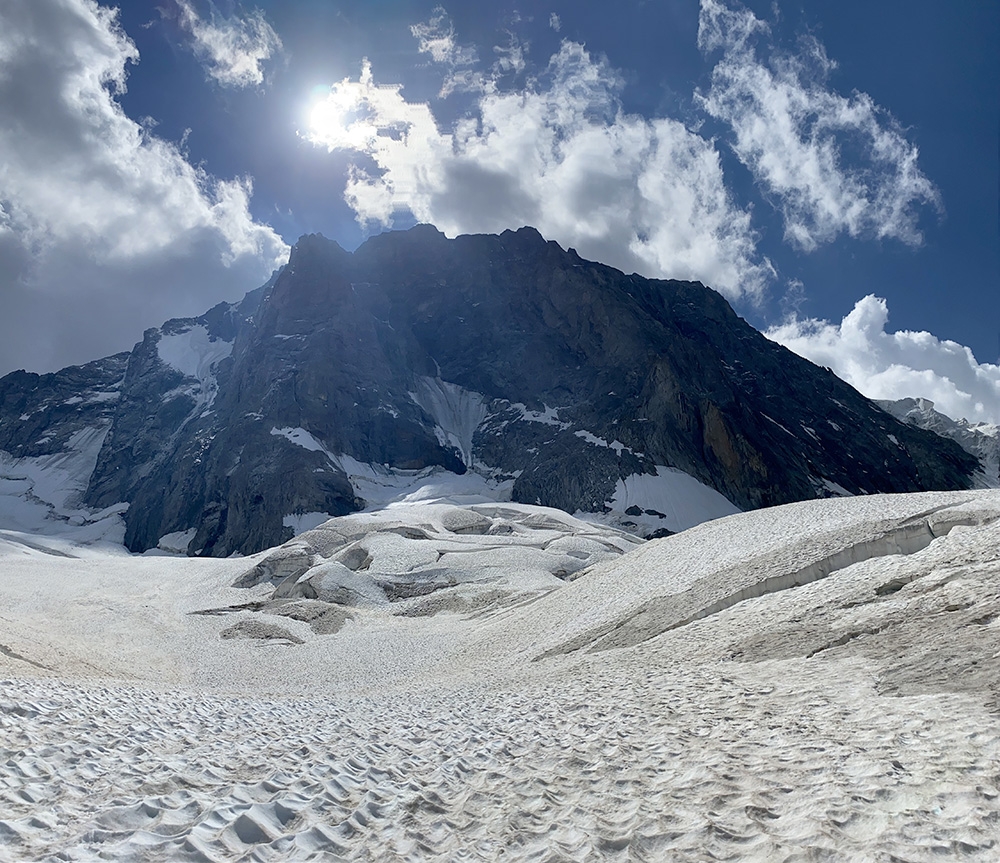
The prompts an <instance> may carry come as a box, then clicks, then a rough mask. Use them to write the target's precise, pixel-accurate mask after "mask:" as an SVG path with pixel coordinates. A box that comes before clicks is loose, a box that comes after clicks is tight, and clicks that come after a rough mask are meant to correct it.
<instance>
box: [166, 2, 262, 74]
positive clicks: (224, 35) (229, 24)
mask: <svg viewBox="0 0 1000 863" xmlns="http://www.w3.org/2000/svg"><path fill="white" fill-rule="evenodd" d="M176 2H177V6H178V9H179V12H180V22H181V25H182V26H183V27H184V28H185V29H186V30H187V31H188V32H189V33H190V34H191V39H192V44H193V47H194V51H195V54H196V55H197V56H198V58H199V59H200V60H201V62H202V63H204V65H205V69H206V71H207V72H208V74H209V75H210V76H211V77H212V78H214V79H215V80H216V81H217V82H218V83H219V84H222V85H223V86H224V87H252V86H258V85H260V84H262V83H263V82H264V72H263V69H262V68H261V65H262V64H263V62H264V61H265V60H269V59H271V57H272V56H274V55H275V54H277V53H278V52H279V51H281V39H280V38H279V37H278V34H277V33H275V32H274V28H273V27H271V25H270V24H268V23H267V21H266V20H265V19H264V13H263V12H261V11H260V10H259V9H255V10H254V11H253V12H251V13H250V14H249V15H247V16H246V17H244V18H241V17H239V16H236V15H234V16H232V17H230V18H225V17H222V16H220V15H218V14H217V13H216V11H215V8H214V6H213V7H212V20H211V21H205V20H204V19H203V18H202V17H201V16H200V15H199V14H198V12H197V11H196V10H195V8H194V6H193V4H192V3H191V0H176Z"/></svg>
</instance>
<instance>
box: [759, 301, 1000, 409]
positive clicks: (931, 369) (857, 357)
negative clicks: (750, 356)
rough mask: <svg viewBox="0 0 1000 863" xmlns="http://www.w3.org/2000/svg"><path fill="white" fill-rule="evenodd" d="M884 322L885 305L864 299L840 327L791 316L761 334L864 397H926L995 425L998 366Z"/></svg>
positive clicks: (886, 316) (956, 346)
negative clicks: (892, 329)
mask: <svg viewBox="0 0 1000 863" xmlns="http://www.w3.org/2000/svg"><path fill="white" fill-rule="evenodd" d="M888 320H889V309H888V306H887V305H886V302H885V300H883V299H879V298H878V297H875V296H871V295H869V296H867V297H865V298H864V299H862V300H859V301H858V303H857V304H856V305H855V306H854V309H853V310H852V311H851V313H850V314H849V315H847V316H846V317H845V318H844V319H843V320H842V321H841V322H840V324H834V323H830V322H829V321H820V320H816V319H814V318H807V319H805V320H798V319H797V318H792V319H791V320H790V321H788V322H786V323H784V324H782V325H781V326H777V327H773V328H771V329H770V330H768V331H767V333H766V335H767V336H768V338H770V339H773V340H774V341H776V342H778V343H780V344H782V345H784V346H785V347H787V348H788V349H789V350H792V351H794V352H795V353H797V354H799V355H801V356H803V357H806V359H809V360H812V361H813V362H814V363H816V364H817V365H821V366H827V367H829V368H830V369H832V370H833V372H834V373H835V374H836V375H837V376H838V377H840V378H843V379H844V380H845V381H847V382H848V383H849V384H851V386H853V387H855V388H856V389H857V390H859V391H860V392H862V393H864V394H865V395H866V396H868V397H869V398H875V399H901V398H917V397H919V398H927V399H931V400H932V401H933V402H934V405H935V407H936V408H937V409H938V410H939V411H941V412H942V413H945V414H947V415H948V416H950V417H952V418H953V419H963V418H964V419H967V420H969V422H980V421H983V422H993V423H1000V365H993V364H991V363H979V362H978V361H977V360H976V358H975V356H974V355H973V353H972V351H970V350H969V349H968V348H967V347H964V346H963V345H960V344H958V343H957V342H952V341H946V340H942V339H938V338H937V337H935V336H933V335H931V334H930V333H927V332H908V331H905V330H903V331H900V332H895V333H889V332H886V324H887V323H888Z"/></svg>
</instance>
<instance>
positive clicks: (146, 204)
mask: <svg viewBox="0 0 1000 863" xmlns="http://www.w3.org/2000/svg"><path fill="white" fill-rule="evenodd" d="M137 59H138V52H137V51H136V48H135V46H134V44H133V43H132V42H131V41H130V40H129V39H128V37H127V36H126V35H125V34H124V33H123V32H122V31H121V29H120V27H119V25H118V23H117V20H116V12H115V11H114V10H112V9H109V8H107V7H104V6H99V5H98V4H97V3H96V2H93V0H9V2H7V3H5V4H4V5H3V6H2V7H0V104H3V105H4V110H3V111H0V152H2V153H3V158H2V159H0V292H2V295H3V297H4V314H3V315H0V373H2V372H4V371H6V370H8V369H9V368H10V367H11V366H12V364H13V363H15V362H16V363H18V364H25V363H26V364H28V366H29V367H33V368H36V369H50V368H54V367H57V366H59V365H63V364H66V363H68V362H79V361H84V360H89V359H93V358H94V357H95V356H99V355H101V354H102V353H108V352H109V350H118V349H121V348H123V347H127V346H129V345H130V344H131V341H132V340H133V339H134V338H135V337H136V336H137V334H139V333H141V331H142V329H143V328H144V327H147V326H152V325H155V324H158V323H161V322H162V321H163V320H164V319H165V318H166V317H169V316H171V315H172V314H177V313H181V314H192V313H200V312H202V311H204V309H205V308H207V307H208V306H209V305H211V304H212V303H214V302H218V301H219V300H221V299H234V298H236V297H238V296H240V294H241V293H242V292H244V291H246V290H247V288H248V286H249V285H253V284H259V283H260V282H261V281H262V280H263V279H264V278H266V276H267V274H268V273H270V271H271V269H272V268H273V267H274V266H276V265H277V264H278V263H279V262H281V261H282V259H283V258H284V256H285V255H286V254H287V247H286V246H285V244H284V242H283V241H282V240H281V238H280V237H278V236H277V235H276V234H275V233H274V231H273V230H272V229H271V228H270V227H268V226H266V225H261V224H258V223H256V222H255V221H254V220H253V218H252V216H251V215H250V212H249V199H250V195H251V192H252V184H251V181H250V180H249V178H240V177H237V178H234V179H230V180H220V179H217V178H215V177H213V176H211V175H210V174H208V173H206V172H205V171H204V170H201V169H198V168H195V167H193V166H192V165H191V164H189V163H188V161H187V160H186V159H185V157H184V155H183V154H182V152H181V151H180V149H179V148H178V147H177V146H176V145H174V144H172V143H170V142H168V141H164V140H162V139H160V138H157V137H156V136H155V135H154V134H152V132H151V131H150V130H149V129H148V128H144V127H143V126H141V125H139V124H138V123H136V122H134V121H133V120H132V119H130V118H129V117H128V116H127V115H126V114H125V113H124V111H123V110H122V108H121V105H120V104H119V103H118V101H117V99H116V95H117V94H119V93H121V92H122V91H124V89H125V85H126V76H127V68H128V64H129V63H131V62H135V61H136V60H137ZM53 306H58V307H59V308H60V314H59V315H53V314H52V308H53ZM81 322H85V324H83V323H81Z"/></svg>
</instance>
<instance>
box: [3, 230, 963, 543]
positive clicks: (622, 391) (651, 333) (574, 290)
mask: <svg viewBox="0 0 1000 863" xmlns="http://www.w3.org/2000/svg"><path fill="white" fill-rule="evenodd" d="M103 362H105V363H114V362H117V363H118V364H119V365H124V362H123V360H122V359H120V358H112V359H111V360H108V361H103ZM84 368H87V367H84ZM116 368H117V367H116ZM15 374H16V373H15ZM119 376H120V369H119ZM20 386H21V383H20V379H15V377H14V376H10V375H9V376H8V377H7V378H4V379H3V380H2V381H0V398H5V399H6V400H7V401H6V402H0V410H2V411H3V413H2V416H0V447H2V448H4V449H8V450H9V451H10V452H14V451H15V449H12V447H14V448H16V447H18V446H21V447H22V448H23V447H24V446H26V445H27V444H26V443H25V441H26V440H27V438H29V437H32V436H34V435H37V434H38V432H39V431H40V427H39V428H35V427H34V426H33V427H32V430H31V431H30V432H29V431H27V426H26V425H25V423H26V422H27V421H24V422H23V423H22V424H21V425H19V424H18V422H14V421H13V420H12V419H11V417H12V416H13V414H14V413H15V412H16V411H18V410H20V408H17V407H16V405H17V404H20V402H17V398H18V396H16V392H18V391H19V387H20ZM80 386H81V388H83V387H85V386H90V384H85V383H84V382H81V383H80ZM120 392H121V396H120V398H119V399H118V400H117V401H116V402H115V404H114V413H113V417H112V420H111V430H110V432H109V433H108V435H107V437H106V439H105V441H104V446H103V449H102V451H101V455H100V457H99V459H98V462H97V467H96V468H95V470H94V473H93V476H92V478H91V482H90V487H89V489H88V492H87V502H88V503H89V504H90V505H92V506H95V507H103V506H108V505H110V504H112V503H114V502H117V501H121V500H126V501H129V502H130V504H131V506H130V508H129V510H128V513H127V533H126V544H127V545H128V547H129V548H131V549H133V550H141V549H145V548H149V547H151V546H155V545H156V543H157V541H158V539H159V538H160V537H161V536H163V535H165V534H168V533H174V532H178V531H187V530H191V529H194V536H193V538H192V539H191V541H190V543H189V545H188V549H189V551H190V552H191V553H200V554H212V555H228V554H231V553H233V552H244V553H247V552H252V551H256V550H259V549H261V548H264V547H267V546H269V545H274V544H277V543H279V542H281V541H283V540H285V539H287V538H288V537H289V535H290V528H289V527H288V526H287V525H286V523H285V520H286V518H287V517H288V516H289V515H291V514H295V513H308V512H324V513H329V514H330V515H340V514H344V513H347V512H350V511H353V510H356V509H358V508H360V507H361V506H363V505H364V501H363V500H362V499H360V498H359V496H358V494H357V493H356V491H355V489H354V488H353V487H352V485H351V483H350V482H349V480H348V478H347V475H346V473H345V471H344V470H343V469H342V467H343V463H342V460H341V457H342V456H349V457H351V458H352V459H354V460H356V461H357V462H362V463H365V464H374V465H389V466H391V467H393V468H396V469H400V470H418V469H421V468H426V467H430V466H439V467H441V468H444V469H447V470H449V471H453V472H455V473H462V472H464V471H466V470H470V469H475V470H477V471H479V472H481V473H489V474H490V475H492V476H494V477H509V478H512V479H513V480H514V481H513V489H512V492H511V494H512V497H513V499H515V500H518V501H523V502H527V503H541V504H544V505H549V506H555V507H559V508H561V509H565V510H568V511H570V512H572V511H575V510H584V511H591V512H600V511H601V510H602V509H603V508H604V507H605V503H606V502H607V501H609V500H610V499H611V497H612V496H613V495H614V493H615V488H616V484H617V483H618V482H619V480H622V479H624V478H626V477H629V476H632V475H635V474H643V473H647V474H652V473H655V471H656V465H666V466H671V467H675V468H679V469H680V470H683V471H685V472H687V473H688V474H690V475H691V476H694V477H695V478H697V479H698V480H700V481H701V482H703V483H705V484H706V485H709V486H711V487H712V488H715V489H717V490H718V491H720V492H721V493H722V494H723V495H725V496H726V497H728V498H729V500H731V501H732V502H733V503H735V504H736V505H738V506H739V507H741V508H744V509H746V508H754V507H760V506H767V505H772V504H780V503H786V502H790V501H794V500H800V499H804V498H809V497H816V496H822V495H827V494H831V493H871V492H902V491H917V490H926V489H954V488H965V487H968V485H969V484H970V476H971V475H972V474H973V473H974V471H976V469H977V468H978V463H977V461H976V459H975V458H973V457H972V456H970V455H969V454H967V453H965V452H964V451H963V450H962V449H961V448H960V447H958V446H957V445H955V444H953V443H952V442H950V441H945V440H943V439H941V438H940V437H938V436H937V435H934V434H932V433H929V432H925V431H923V430H921V429H918V428H914V427H912V426H909V425H906V424H903V423H900V422H898V421H896V420H895V419H894V418H893V417H891V416H889V415H888V414H886V413H885V412H883V411H881V410H880V409H879V408H878V407H877V406H875V405H874V404H873V403H871V402H870V401H868V400H867V399H865V398H863V397H862V396H861V395H860V394H858V393H857V392H856V391H855V390H853V389H852V388H851V387H849V386H848V385H847V384H845V383H843V382H842V381H840V380H839V379H838V378H836V377H835V376H834V375H833V374H832V373H831V372H829V371H828V370H825V369H821V368H817V367H816V366H814V365H812V364H810V363H808V362H807V361H805V360H803V359H801V358H799V357H798V356H795V355H794V354H792V353H790V352H789V351H787V350H786V349H784V348H782V347H780V346H779V345H777V344H775V343H773V342H770V341H768V340H767V339H766V338H765V337H764V336H762V335H761V334H760V333H759V332H757V331H756V330H754V329H753V328H752V327H750V326H749V325H748V324H747V323H746V322H744V321H743V320H742V319H740V318H739V317H737V315H736V314H735V313H734V312H733V310H732V309H731V308H730V307H729V305H728V303H726V301H725V300H724V299H723V298H722V297H721V296H720V295H719V294H717V293H716V292H714V291H712V290H710V289H708V288H706V287H704V286H702V285H701V284H698V283H695V282H677V281H658V280H651V279H644V278H641V277H639V276H634V275H633V276H628V275H624V274H623V273H620V272H618V271H616V270H614V269H611V268H610V267H606V266H603V265H600V264H596V263H591V262H588V261H584V260H582V259H581V258H580V257H579V256H577V255H576V253H575V252H573V251H572V250H570V251H564V250H563V249H561V248H560V247H559V246H558V245H557V244H555V243H552V242H546V241H545V240H543V239H542V237H541V236H540V235H539V234H538V232H537V231H535V230H533V229H530V228H524V229H522V230H520V231H517V232H510V231H507V232H505V233H504V234H502V235H500V236H490V235H481V236H465V237H459V238H457V239H455V240H448V239H446V238H445V237H444V235H443V234H441V233H439V232H438V231H436V230H435V229H433V228H431V227H428V226H419V227H417V228H414V229H412V230H410V231H407V232H397V233H389V234H383V235H381V236H378V237H374V238H372V239H371V240H369V241H368V242H366V243H365V244H364V245H362V246H361V247H360V248H359V249H358V250H357V251H356V252H354V253H353V254H350V253H347V252H345V251H344V250H343V249H341V248H340V247H339V246H338V245H337V244H336V243H334V242H332V241H329V240H326V239H325V238H323V237H322V236H319V235H310V236H305V237H303V238H302V239H301V240H300V241H299V242H298V244H297V245H296V246H295V248H294V249H293V251H292V254H291V258H290V260H289V263H288V265H287V266H286V267H285V268H284V269H283V270H282V271H281V272H280V273H278V274H277V275H276V277H275V278H274V279H272V281H271V282H269V283H268V285H266V286H264V287H263V288H262V289H259V290H258V291H256V292H253V293H252V294H251V295H248V297H247V299H246V300H244V302H243V303H241V304H239V305H234V306H230V305H222V306H218V307H216V308H215V309H213V310H212V311H210V312H209V313H207V314H206V315H204V316H202V317H201V318H192V319H186V320H181V321H171V322H168V324H165V325H164V326H163V327H161V328H160V329H157V330H150V331H148V332H147V333H146V334H145V337H144V339H143V341H142V342H141V343H140V344H138V345H137V346H136V348H135V349H134V350H133V352H132V354H131V355H130V356H129V357H128V362H127V369H126V370H125V372H124V380H123V382H122V384H121V388H120ZM8 402H9V404H10V405H11V408H10V409H9V410H8V408H7V407H6V405H7V404H8ZM20 415H21V414H18V416H20Z"/></svg>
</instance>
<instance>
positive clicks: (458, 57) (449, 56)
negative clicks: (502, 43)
mask: <svg viewBox="0 0 1000 863" xmlns="http://www.w3.org/2000/svg"><path fill="white" fill-rule="evenodd" d="M410 32H411V33H412V34H413V38H414V39H416V40H417V46H418V50H419V51H420V53H421V54H430V55H431V59H432V60H433V61H434V62H435V63H443V64H445V65H448V66H469V65H471V64H473V63H475V62H476V59H477V57H476V50H475V49H474V48H469V47H464V46H462V45H459V44H458V43H457V42H456V41H455V28H454V26H453V25H452V23H451V18H449V17H448V13H447V12H445V10H444V9H443V8H441V7H440V6H437V7H436V8H435V9H434V12H433V13H432V14H431V17H430V20H428V21H426V22H422V23H420V24H414V25H412V26H411V27H410Z"/></svg>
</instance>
